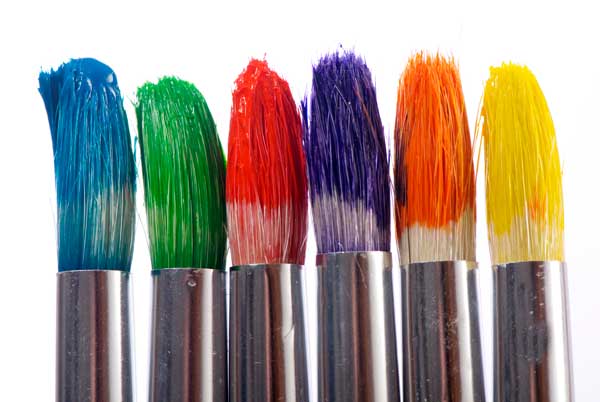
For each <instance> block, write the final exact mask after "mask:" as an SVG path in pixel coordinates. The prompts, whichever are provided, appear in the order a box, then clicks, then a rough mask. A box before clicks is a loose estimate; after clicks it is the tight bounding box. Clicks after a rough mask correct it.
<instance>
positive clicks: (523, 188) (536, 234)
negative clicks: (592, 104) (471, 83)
mask: <svg viewBox="0 0 600 402" xmlns="http://www.w3.org/2000/svg"><path fill="white" fill-rule="evenodd" d="M478 130H479V132H478V137H479V136H481V137H482V138H483V143H484V151H485V154H484V156H485V182H486V205H487V220H488V236H489V242H490V253H491V259H492V263H493V264H504V263H510V262H518V261H549V260H558V261H562V260H563V259H564V252H563V230H564V212H563V193H562V172H561V167H560V159H559V155H558V148H557V143H556V134H555V132H554V124H553V122H552V117H551V115H550V111H549V109H548V105H547V104H546V99H545V98H544V94H543V93H542V90H541V88H540V86H539V84H538V82H537V80H536V78H535V76H534V75H533V73H532V72H531V71H530V70H529V69H528V68H527V67H524V66H519V65H515V64H512V63H509V64H502V66H500V67H492V68H491V69H490V77H489V79H488V81H487V83H486V86H485V92H484V94H483V103H482V107H481V116H480V119H479V124H478Z"/></svg>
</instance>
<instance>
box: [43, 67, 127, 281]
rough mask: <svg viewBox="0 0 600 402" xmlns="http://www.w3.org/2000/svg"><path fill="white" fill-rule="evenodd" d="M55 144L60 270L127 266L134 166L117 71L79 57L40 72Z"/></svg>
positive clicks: (123, 268) (110, 268)
mask: <svg viewBox="0 0 600 402" xmlns="http://www.w3.org/2000/svg"><path fill="white" fill-rule="evenodd" d="M39 84H40V88H39V91H40V94H41V95H42V98H43V100H44V104H45V106H46V112H47V113H48V121H49V123H50V131H51V134H52V146H53V150H54V173H55V182H56V198H57V226H58V227H57V237H58V269H59V271H70V270H83V269H101V270H104V269H108V270H122V271H129V268H130V266H131V258H132V255H133V239H134V228H135V164H134V159H133V152H132V147H131V138H130V135H129V127H128V124H127V117H126V115H125V110H124V109H123V100H122V98H121V94H120V91H119V87H118V84H117V77H116V75H115V73H114V72H113V71H112V70H111V68H110V67H108V66H107V65H105V64H103V63H101V62H99V61H97V60H94V59H77V60H71V61H70V62H68V63H66V64H63V65H62V66H60V67H59V68H58V69H57V70H56V71H55V70H51V71H50V72H42V73H41V74H40V76H39Z"/></svg>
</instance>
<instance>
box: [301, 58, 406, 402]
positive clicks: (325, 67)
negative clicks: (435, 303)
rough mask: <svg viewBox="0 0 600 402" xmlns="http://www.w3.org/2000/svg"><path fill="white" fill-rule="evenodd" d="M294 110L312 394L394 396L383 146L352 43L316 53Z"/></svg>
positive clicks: (348, 398)
mask: <svg viewBox="0 0 600 402" xmlns="http://www.w3.org/2000/svg"><path fill="white" fill-rule="evenodd" d="M302 112H303V117H304V148H305V153H306V158H307V166H308V174H309V187H310V201H311V205H312V216H313V223H314V228H315V236H316V240H317V249H318V255H317V271H318V289H317V295H318V296H317V297H318V325H319V329H318V356H319V361H318V371H319V372H318V375H319V384H318V394H319V399H318V400H319V401H328V402H337V401H344V402H359V401H360V402H366V401H378V402H386V401H399V400H400V391H399V381H398V380H399V379H398V358H397V352H396V332H395V322H394V302H393V293H392V257H391V254H390V183H389V172H388V168H389V163H388V153H387V149H386V144H385V138H384V133H383V126H382V124H381V118H380V116H379V111H378V107H377V100H376V94H375V87H374V85H373V82H372V79H371V73H370V72H369V69H368V68H367V66H366V64H365V62H364V61H363V60H362V59H361V58H360V57H357V56H355V55H354V54H353V53H352V52H344V53H334V54H329V55H327V56H325V57H323V58H322V59H321V60H320V61H319V63H318V64H317V65H316V66H314V67H313V81H312V92H311V95H310V110H309V105H308V100H306V99H305V101H304V102H303V105H302ZM309 112H310V115H309Z"/></svg>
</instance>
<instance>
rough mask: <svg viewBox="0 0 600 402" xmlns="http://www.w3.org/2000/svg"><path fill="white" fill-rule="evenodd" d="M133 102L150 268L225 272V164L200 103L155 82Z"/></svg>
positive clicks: (173, 84) (191, 93)
mask: <svg viewBox="0 0 600 402" xmlns="http://www.w3.org/2000/svg"><path fill="white" fill-rule="evenodd" d="M137 98H138V100H137V105H136V114H137V119H138V131H139V136H140V148H141V154H142V171H143V175H144V192H145V201H146V214H147V216H148V230H149V233H148V234H149V237H150V256H151V259H152V267H153V268H154V269H159V268H215V269H224V268H225V256H226V253H227V229H226V213H225V158H224V155H223V150H222V148H221V143H220V141H219V137H218V135H217V129H216V126H215V122H214V121H213V118H212V115H211V113H210V110H209V108H208V105H207V103H206V101H205V100H204V97H203V96H202V94H201V93H200V92H199V91H198V90H197V89H196V87H195V86H194V85H193V84H190V83H188V82H186V81H182V80H180V79H177V78H162V79H161V80H159V81H158V83H156V84H152V83H146V84H144V85H143V86H142V87H141V88H139V89H138V91H137Z"/></svg>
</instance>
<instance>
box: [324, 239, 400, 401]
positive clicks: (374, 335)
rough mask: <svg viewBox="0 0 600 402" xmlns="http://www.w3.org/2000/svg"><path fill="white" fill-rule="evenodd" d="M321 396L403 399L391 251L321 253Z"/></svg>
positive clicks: (325, 398)
mask: <svg viewBox="0 0 600 402" xmlns="http://www.w3.org/2000/svg"><path fill="white" fill-rule="evenodd" d="M317 271H318V323H319V331H318V348H319V349H318V352H319V354H318V358H319V362H318V363H319V370H318V371H319V391H318V392H319V399H318V400H319V401H321V402H338V401H344V402H399V401H400V388H399V372H398V356H397V346H396V342H397V340H396V328H395V316H394V297H393V285H392V256H391V254H390V253H387V252H379V251H372V252H361V253H331V254H321V255H318V256H317Z"/></svg>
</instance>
